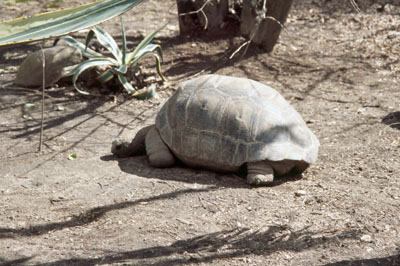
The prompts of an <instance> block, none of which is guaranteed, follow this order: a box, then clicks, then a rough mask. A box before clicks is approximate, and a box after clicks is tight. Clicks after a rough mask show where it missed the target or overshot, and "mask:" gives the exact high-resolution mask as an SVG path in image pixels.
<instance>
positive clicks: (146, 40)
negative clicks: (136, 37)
mask: <svg viewBox="0 0 400 266" xmlns="http://www.w3.org/2000/svg"><path fill="white" fill-rule="evenodd" d="M165 26H167V23H166V24H164V25H163V26H161V27H160V28H158V29H156V30H155V31H153V32H152V33H150V34H149V35H147V36H146V38H144V39H143V40H142V41H141V42H140V43H139V44H138V46H136V48H135V50H134V51H133V52H132V53H130V56H129V57H128V59H127V60H126V63H127V64H130V62H131V61H132V60H134V58H135V57H136V54H137V53H139V51H140V50H142V49H143V48H144V47H146V46H147V45H148V44H149V43H150V42H151V41H152V40H153V39H154V37H155V36H156V34H157V33H159V32H160V31H161V30H162V29H164V28H165Z"/></svg>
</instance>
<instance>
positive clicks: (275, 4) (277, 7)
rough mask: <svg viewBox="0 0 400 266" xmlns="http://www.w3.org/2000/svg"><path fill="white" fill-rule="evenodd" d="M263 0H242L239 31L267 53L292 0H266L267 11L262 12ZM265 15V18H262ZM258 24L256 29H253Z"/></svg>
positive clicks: (274, 40) (276, 39)
mask: <svg viewBox="0 0 400 266" xmlns="http://www.w3.org/2000/svg"><path fill="white" fill-rule="evenodd" d="M263 1H264V0H243V10H242V15H241V24H240V32H241V34H242V35H243V36H245V37H248V38H250V37H251V35H252V33H253V31H254V30H255V33H254V36H253V38H252V41H253V43H255V44H258V45H260V46H261V47H262V48H263V49H264V50H265V51H266V52H267V53H270V52H272V50H273V49H274V46H275V44H276V42H277V41H278V37H279V35H280V33H281V30H282V27H281V25H279V23H278V22H276V21H275V20H274V19H271V18H268V17H273V18H275V19H276V20H278V21H279V22H280V23H281V24H282V25H283V24H284V23H285V21H286V18H287V16H288V14H289V11H290V8H291V6H292V4H293V1H294V0H267V12H266V13H265V14H262V12H261V11H262V3H263ZM264 15H265V17H266V18H265V19H263V17H264ZM257 25H258V29H255V28H256V27H257Z"/></svg>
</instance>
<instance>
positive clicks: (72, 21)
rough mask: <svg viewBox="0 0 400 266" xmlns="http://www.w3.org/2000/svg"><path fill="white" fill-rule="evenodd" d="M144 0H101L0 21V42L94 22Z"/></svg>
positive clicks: (37, 36) (62, 31) (55, 33)
mask: <svg viewBox="0 0 400 266" xmlns="http://www.w3.org/2000/svg"><path fill="white" fill-rule="evenodd" d="M142 1H143V0H104V1H99V2H95V3H91V4H86V5H82V6H78V7H75V8H69V9H63V10H58V11H55V12H48V13H43V14H38V15H36V16H33V17H24V18H18V19H14V20H10V21H6V22H2V23H0V46H1V45H9V44H15V43H21V42H29V41H35V40H42V39H46V38H51V37H54V36H60V35H64V34H68V33H70V32H75V31H79V30H82V29H86V28H89V27H92V26H94V25H97V24H99V23H101V22H104V21H106V20H108V19H111V18H113V17H115V16H118V15H121V14H122V13H124V12H126V11H128V10H130V9H131V8H133V7H134V6H136V5H137V4H139V3H141V2H142Z"/></svg>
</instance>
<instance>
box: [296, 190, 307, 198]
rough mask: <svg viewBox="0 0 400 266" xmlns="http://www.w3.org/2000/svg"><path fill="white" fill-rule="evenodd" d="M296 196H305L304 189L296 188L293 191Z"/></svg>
mask: <svg viewBox="0 0 400 266" xmlns="http://www.w3.org/2000/svg"><path fill="white" fill-rule="evenodd" d="M294 194H295V195H296V196H298V197H300V196H305V195H306V191H305V190H298V191H296V192H295V193H294Z"/></svg>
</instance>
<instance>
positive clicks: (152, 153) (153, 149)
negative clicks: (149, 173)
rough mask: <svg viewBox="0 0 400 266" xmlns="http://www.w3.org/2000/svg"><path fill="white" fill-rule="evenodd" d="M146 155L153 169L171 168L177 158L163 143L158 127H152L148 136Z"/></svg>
mask: <svg viewBox="0 0 400 266" xmlns="http://www.w3.org/2000/svg"><path fill="white" fill-rule="evenodd" d="M145 144H146V153H147V156H148V158H149V162H150V165H151V166H153V167H159V168H162V167H169V166H172V165H174V164H175V157H174V155H173V154H172V153H171V151H170V150H169V148H168V147H167V145H166V144H165V143H164V142H163V141H162V139H161V136H160V133H159V132H158V130H157V128H156V127H152V128H151V129H150V130H149V132H148V133H147V135H146V140H145Z"/></svg>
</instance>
